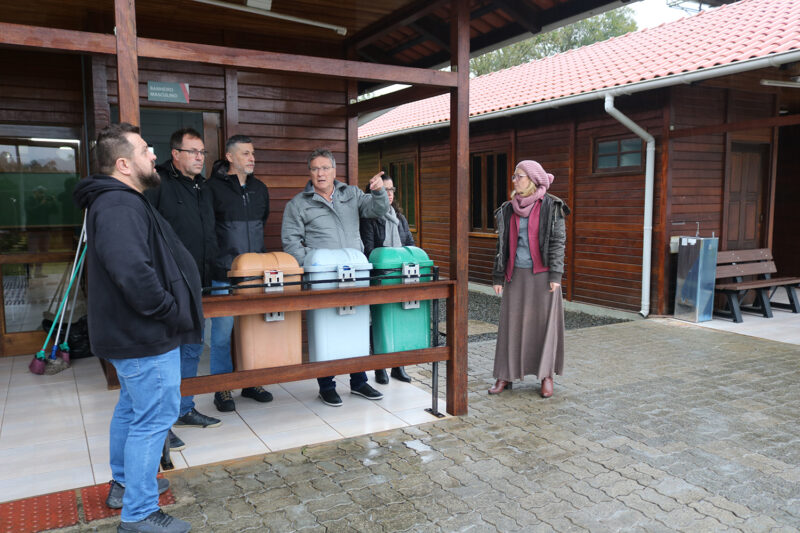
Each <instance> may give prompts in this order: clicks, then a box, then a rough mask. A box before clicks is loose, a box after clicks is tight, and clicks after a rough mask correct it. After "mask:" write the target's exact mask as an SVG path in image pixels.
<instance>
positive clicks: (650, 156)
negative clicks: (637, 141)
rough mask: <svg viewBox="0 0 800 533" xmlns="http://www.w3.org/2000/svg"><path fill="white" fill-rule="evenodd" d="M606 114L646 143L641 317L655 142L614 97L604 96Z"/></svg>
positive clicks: (646, 291) (646, 297) (646, 294)
mask: <svg viewBox="0 0 800 533" xmlns="http://www.w3.org/2000/svg"><path fill="white" fill-rule="evenodd" d="M605 109H606V113H608V114H609V115H611V116H612V117H614V118H615V119H617V120H618V121H619V122H620V123H621V124H622V125H624V126H625V127H626V128H628V129H629V130H631V131H632V132H633V133H635V134H636V135H638V136H639V137H640V138H642V139H643V140H644V141H646V142H647V158H646V159H645V172H644V228H643V233H644V234H643V239H642V309H641V310H640V311H639V314H641V315H642V316H643V317H647V315H649V314H650V256H651V252H652V248H653V177H654V168H655V158H656V140H655V138H653V136H652V135H650V134H649V133H647V132H646V131H645V130H644V128H642V127H641V126H639V125H638V124H636V123H635V122H634V121H632V120H631V119H629V118H628V117H626V116H625V115H624V114H622V112H621V111H620V110H619V109H617V108H616V107H614V96H613V95H610V94H607V95H606V105H605Z"/></svg>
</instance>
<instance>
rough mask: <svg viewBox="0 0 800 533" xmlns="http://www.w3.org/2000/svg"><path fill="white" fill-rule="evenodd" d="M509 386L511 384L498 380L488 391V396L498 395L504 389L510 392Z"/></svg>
mask: <svg viewBox="0 0 800 533" xmlns="http://www.w3.org/2000/svg"><path fill="white" fill-rule="evenodd" d="M511 385H512V383H511V382H510V381H503V380H502V379H498V380H497V383H495V384H494V387H492V388H491V389H489V394H500V393H501V392H503V391H504V390H506V389H508V390H511Z"/></svg>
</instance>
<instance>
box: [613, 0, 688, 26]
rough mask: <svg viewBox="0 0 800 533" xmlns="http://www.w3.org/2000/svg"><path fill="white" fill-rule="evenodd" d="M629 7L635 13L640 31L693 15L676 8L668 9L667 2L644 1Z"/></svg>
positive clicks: (661, 0)
mask: <svg viewBox="0 0 800 533" xmlns="http://www.w3.org/2000/svg"><path fill="white" fill-rule="evenodd" d="M629 5H630V7H631V8H632V9H633V11H634V12H635V15H634V19H636V24H637V25H638V26H639V29H640V30H642V29H644V28H652V27H653V26H658V25H659V24H663V23H664V22H670V21H673V20H676V19H679V18H683V17H688V16H689V15H691V14H693V13H687V12H686V11H683V10H682V9H678V8H675V7H667V0H642V1H641V2H634V3H632V4H629Z"/></svg>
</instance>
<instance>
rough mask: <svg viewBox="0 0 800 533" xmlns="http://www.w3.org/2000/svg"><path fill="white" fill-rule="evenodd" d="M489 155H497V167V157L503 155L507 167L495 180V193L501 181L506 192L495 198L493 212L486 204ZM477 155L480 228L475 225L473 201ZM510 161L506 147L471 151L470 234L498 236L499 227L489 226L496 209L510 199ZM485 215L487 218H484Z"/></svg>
mask: <svg viewBox="0 0 800 533" xmlns="http://www.w3.org/2000/svg"><path fill="white" fill-rule="evenodd" d="M489 156H494V157H495V168H497V163H496V161H497V159H496V158H497V157H498V156H503V157H505V160H506V168H505V172H504V173H502V172H499V173H497V175H496V176H495V181H494V189H495V190H494V193H495V194H496V193H497V184H498V183H500V182H501V180H502V183H504V184H505V194H504V195H503V197H502V198H499V197H498V198H495V201H496V202H497V205H496V206H495V207H493V208H492V209H491V212H489V211H488V208H487V205H486V198H487V191H488V184H487V180H486V179H485V176H486V168H487V159H488V157H489ZM476 157H479V158H480V160H481V177H482V179H481V211H482V220H481V223H482V226H481V227H480V228H478V227H476V226H474V225H473V216H474V213H473V203H474V191H475V187H474V178H475V173H474V165H473V161H474V159H475V158H476ZM509 162H510V150H505V149H496V150H476V151H471V152H470V154H469V195H470V198H469V200H470V201H469V235H470V236H476V237H496V236H497V233H496V232H497V228H494V227H492V228H490V227H488V224H489V222H490V221H491V222H492V223H493V215H494V211H495V210H496V209H497V208H498V207H499V206H501V205H503V202H505V201H506V200H508V194H509V191H510V187H511V178H510V170H509ZM484 216H485V218H483V217H484Z"/></svg>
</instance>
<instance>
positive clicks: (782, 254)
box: [772, 126, 800, 276]
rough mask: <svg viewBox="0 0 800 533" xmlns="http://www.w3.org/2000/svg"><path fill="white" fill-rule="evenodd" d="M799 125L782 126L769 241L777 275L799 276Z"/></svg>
mask: <svg viewBox="0 0 800 533" xmlns="http://www.w3.org/2000/svg"><path fill="white" fill-rule="evenodd" d="M798 146H800V126H791V127H785V128H781V130H780V137H779V143H778V172H777V180H776V181H777V183H776V187H775V233H774V237H773V242H772V250H773V255H774V257H775V264H776V266H777V267H778V275H781V276H800V245H798V243H797V230H798V228H800V209H798V205H797V203H798V199H800V157H798V154H797V147H798Z"/></svg>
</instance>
